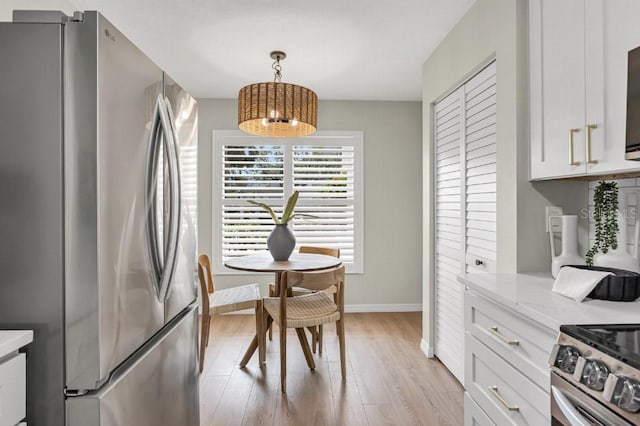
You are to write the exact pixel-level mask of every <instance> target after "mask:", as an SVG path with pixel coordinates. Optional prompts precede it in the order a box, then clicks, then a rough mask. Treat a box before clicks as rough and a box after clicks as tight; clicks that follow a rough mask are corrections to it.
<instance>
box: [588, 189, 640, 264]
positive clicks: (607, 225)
mask: <svg viewBox="0 0 640 426" xmlns="http://www.w3.org/2000/svg"><path fill="white" fill-rule="evenodd" d="M593 203H594V219H595V231H596V234H595V238H596V241H595V242H594V244H593V246H592V247H591V248H590V249H589V251H588V252H587V255H586V256H585V260H586V262H587V265H589V266H594V265H595V266H602V267H609V268H616V269H624V270H628V271H634V272H638V271H639V266H638V258H637V254H636V255H635V256H634V255H631V254H629V253H628V252H627V230H626V218H625V216H624V215H623V214H622V213H621V212H620V211H619V210H618V185H617V183H616V182H605V181H601V182H599V183H598V185H597V186H596V188H595V192H594V194H593ZM620 224H621V225H622V226H620ZM637 226H638V220H637V218H636V227H637ZM621 227H622V231H621V230H620V228H621ZM636 235H637V233H636ZM635 245H636V247H637V245H638V241H637V237H636V241H635ZM634 252H635V250H634Z"/></svg>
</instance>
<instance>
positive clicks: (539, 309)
mask: <svg viewBox="0 0 640 426" xmlns="http://www.w3.org/2000/svg"><path fill="white" fill-rule="evenodd" d="M458 281H460V282H461V283H462V284H464V285H466V286H468V287H469V288H470V289H472V290H474V291H475V292H477V293H480V294H481V295H483V296H485V297H487V298H489V299H491V300H494V301H495V302H497V303H499V304H501V305H504V306H506V307H508V308H510V309H512V310H514V311H516V312H518V313H520V314H522V315H524V316H526V317H528V318H530V319H531V320H533V321H536V322H538V323H540V324H542V325H545V326H547V327H548V328H551V329H553V330H554V331H558V330H559V329H560V325H562V324H640V300H637V301H635V302H609V301H605V300H590V299H586V300H585V301H584V302H582V303H577V302H575V301H573V300H571V299H568V298H566V297H563V296H560V295H559V294H556V293H553V292H552V291H551V287H553V282H554V279H553V278H552V277H551V274H549V273H527V274H462V275H459V276H458Z"/></svg>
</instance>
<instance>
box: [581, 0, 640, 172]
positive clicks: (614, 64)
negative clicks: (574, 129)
mask: <svg viewBox="0 0 640 426" xmlns="http://www.w3.org/2000/svg"><path fill="white" fill-rule="evenodd" d="M592 1H594V0H592ZM603 8H604V11H603V13H601V16H603V17H604V30H603V31H602V32H603V35H602V38H601V39H602V40H603V44H604V48H603V50H604V58H603V63H604V66H603V71H604V82H605V87H606V91H603V92H602V93H603V100H602V103H603V105H604V106H605V108H606V110H605V114H606V128H604V129H602V130H600V129H595V130H593V133H592V135H593V136H592V137H593V138H598V137H600V138H601V139H602V140H600V139H593V142H592V148H591V149H592V157H593V158H594V159H595V160H596V161H598V162H597V163H596V164H591V165H589V166H588V172H589V173H600V174H604V173H611V172H628V171H631V170H638V169H640V163H639V162H637V161H628V160H625V159H624V153H625V141H626V111H627V110H626V108H627V53H628V51H629V50H631V49H634V48H636V47H638V46H640V26H639V25H638V23H637V21H638V19H637V18H638V16H640V2H638V1H637V0H616V1H613V2H611V1H608V2H605V4H604V7H603ZM601 21H602V18H601ZM587 34H589V33H587ZM587 59H589V58H587ZM587 123H589V117H587Z"/></svg>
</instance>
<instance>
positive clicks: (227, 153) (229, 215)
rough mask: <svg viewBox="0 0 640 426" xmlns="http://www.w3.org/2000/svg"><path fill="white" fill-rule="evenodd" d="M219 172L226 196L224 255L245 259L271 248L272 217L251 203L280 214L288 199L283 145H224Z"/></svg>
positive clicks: (224, 195) (222, 191) (223, 211)
mask: <svg viewBox="0 0 640 426" xmlns="http://www.w3.org/2000/svg"><path fill="white" fill-rule="evenodd" d="M220 149H221V151H222V152H221V155H222V161H221V164H222V167H221V168H220V169H219V170H220V173H221V174H222V177H221V182H222V185H221V193H222V200H221V202H222V209H221V210H222V235H221V237H222V256H223V257H224V258H225V259H227V258H230V257H236V256H244V255H247V254H251V253H255V252H257V251H261V250H266V249H267V243H266V241H267V237H268V236H269V233H270V232H271V230H272V229H273V220H272V219H271V216H269V214H268V213H267V212H265V211H264V210H263V209H261V208H259V207H256V206H253V205H251V204H249V203H247V200H258V201H261V202H265V203H268V204H270V205H272V206H273V207H274V210H276V212H277V213H278V214H281V213H282V212H281V209H278V208H276V206H281V205H282V204H283V199H284V156H285V149H284V146H283V145H236V144H229V145H223V146H222V147H221V148H220Z"/></svg>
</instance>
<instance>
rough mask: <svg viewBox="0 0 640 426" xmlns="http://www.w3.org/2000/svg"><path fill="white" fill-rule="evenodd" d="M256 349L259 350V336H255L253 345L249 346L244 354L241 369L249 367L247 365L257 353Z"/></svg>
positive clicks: (252, 341)
mask: <svg viewBox="0 0 640 426" xmlns="http://www.w3.org/2000/svg"><path fill="white" fill-rule="evenodd" d="M256 349H258V335H257V334H256V335H255V336H253V340H251V344H249V348H248V349H247V351H246V352H245V353H244V356H243V357H242V361H240V367H241V368H244V367H245V366H246V365H247V363H248V362H249V360H250V359H251V357H252V356H253V354H254V353H255V352H256Z"/></svg>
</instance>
